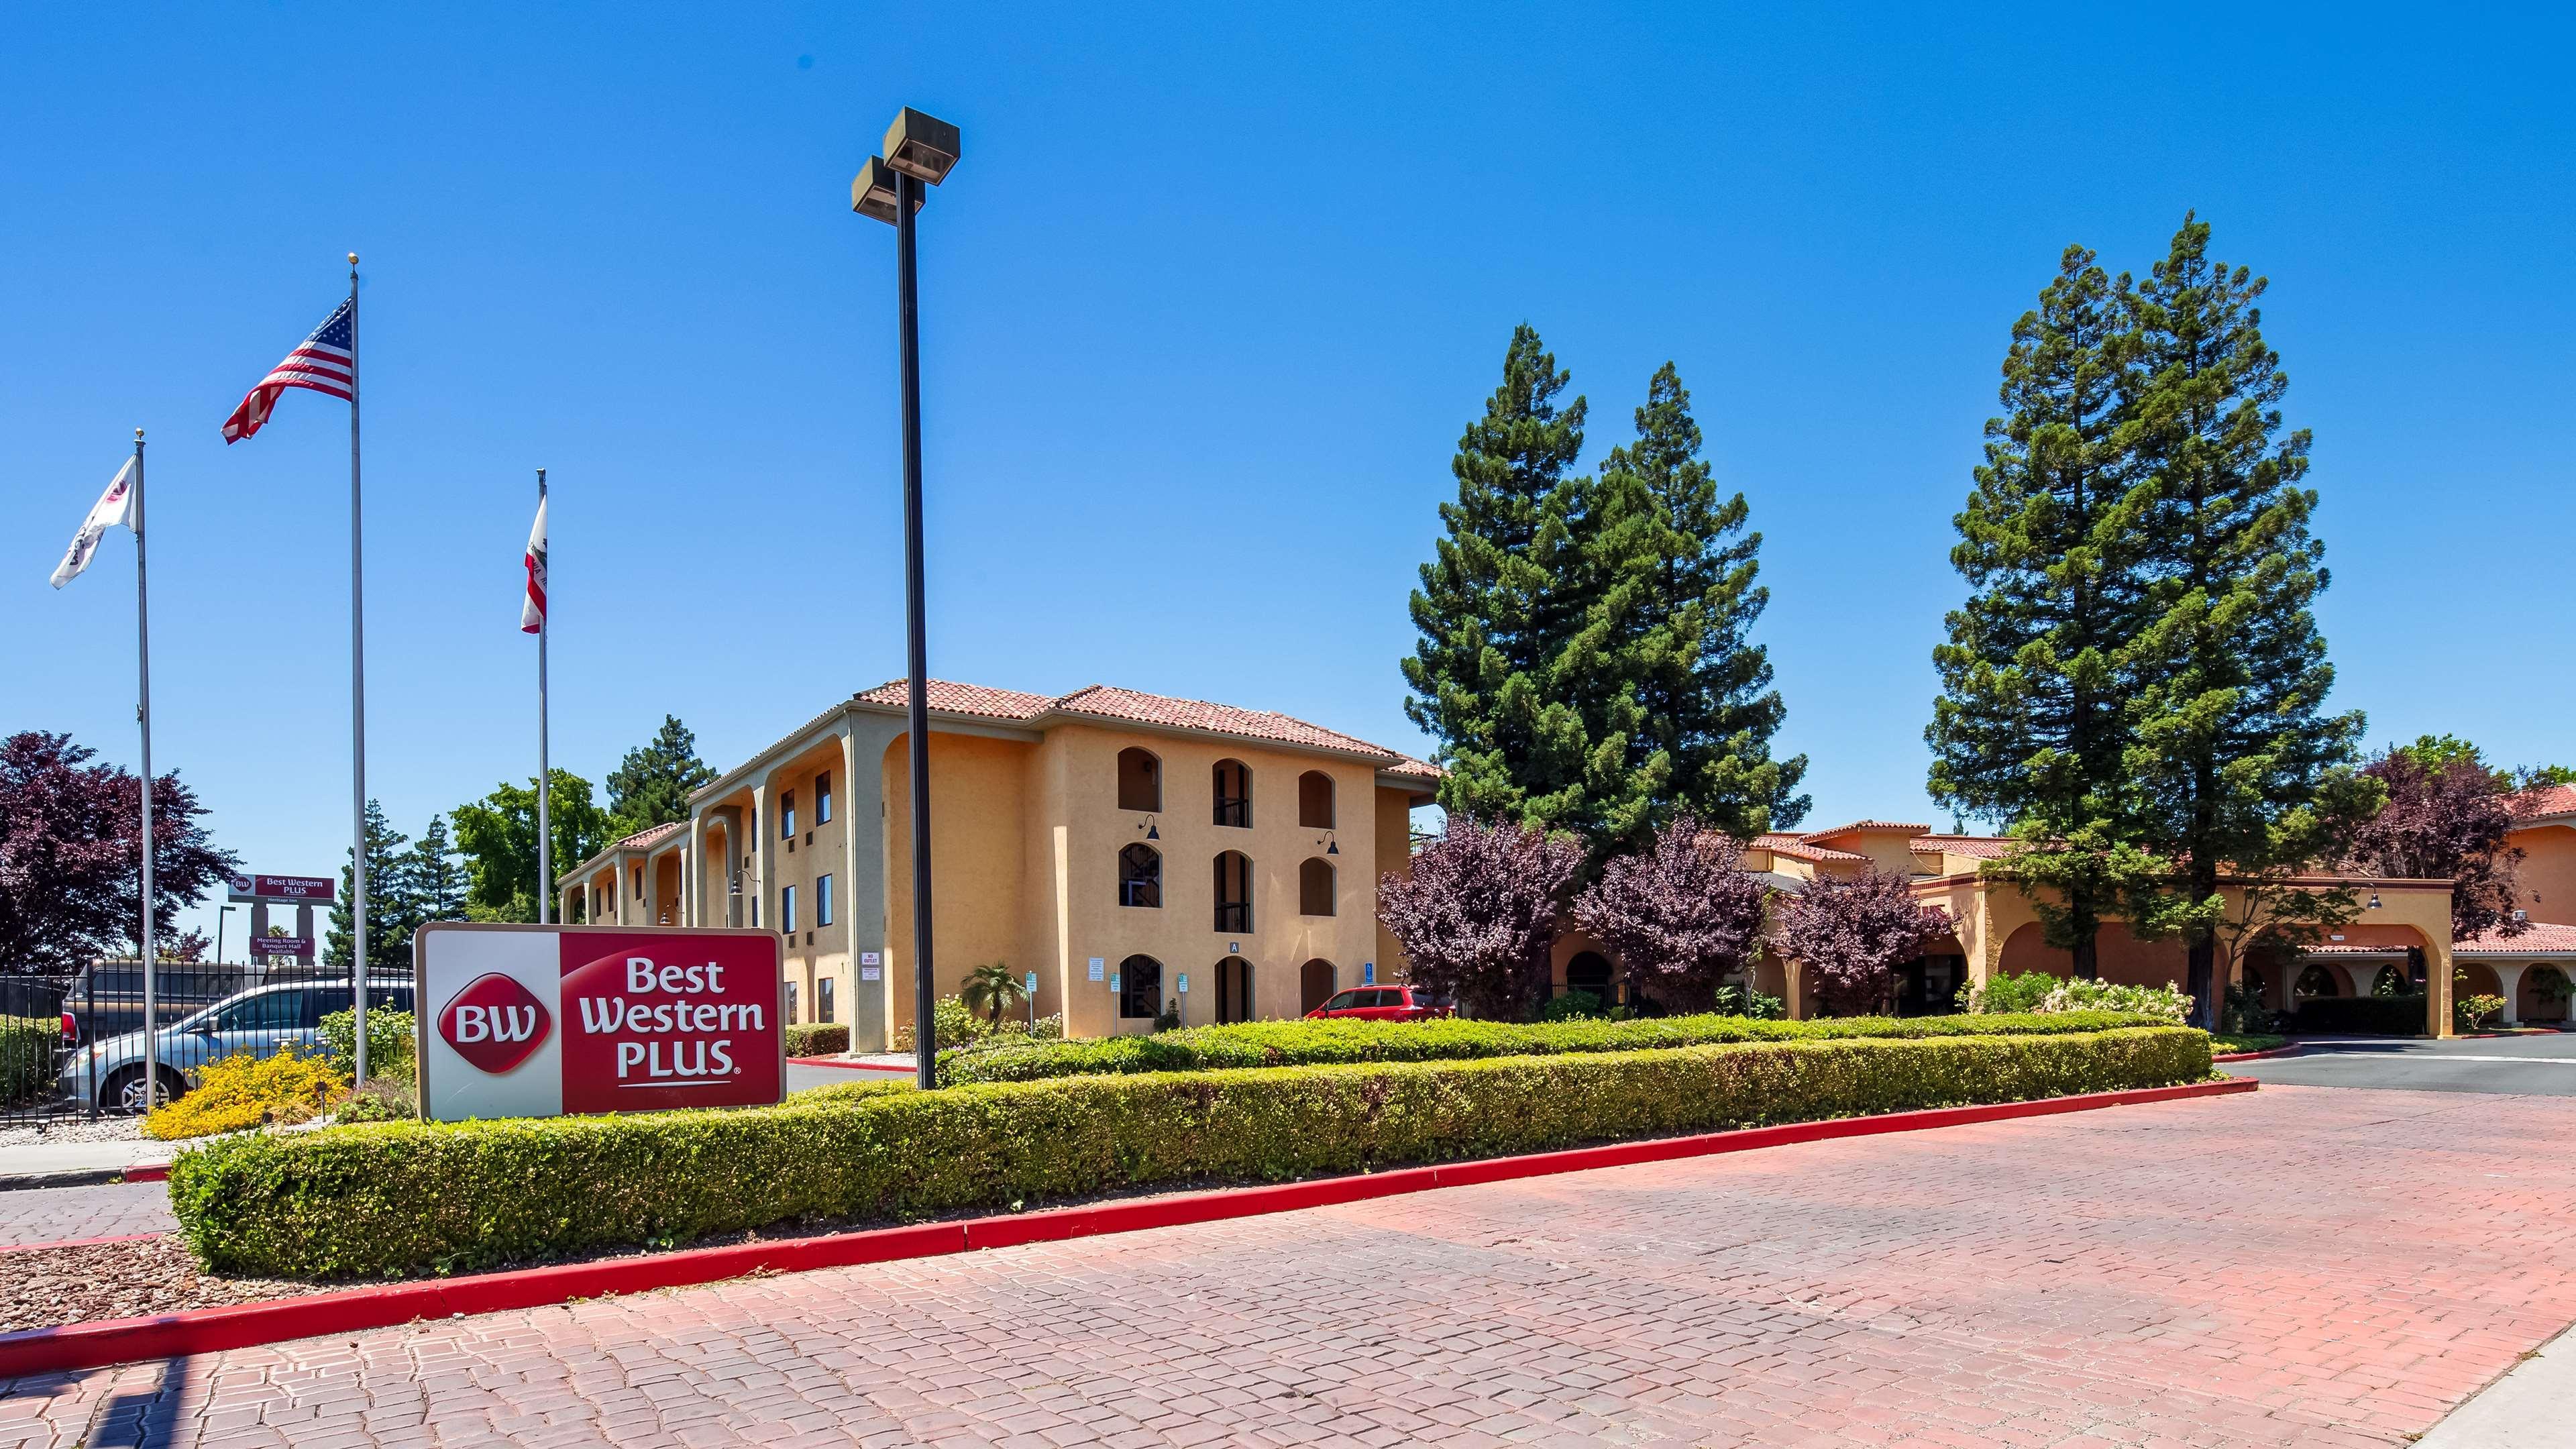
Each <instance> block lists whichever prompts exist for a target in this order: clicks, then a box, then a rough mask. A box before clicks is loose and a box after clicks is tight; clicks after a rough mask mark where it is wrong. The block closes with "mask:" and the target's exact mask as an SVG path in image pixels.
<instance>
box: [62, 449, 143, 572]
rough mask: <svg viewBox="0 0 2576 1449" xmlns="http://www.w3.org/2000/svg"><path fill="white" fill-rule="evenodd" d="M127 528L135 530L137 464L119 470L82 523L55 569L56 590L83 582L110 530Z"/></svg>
mask: <svg viewBox="0 0 2576 1449" xmlns="http://www.w3.org/2000/svg"><path fill="white" fill-rule="evenodd" d="M119 524H123V525H124V526H125V527H127V528H132V527H133V526H134V460H133V459H132V458H128V459H126V460H125V466H124V467H122V468H119V469H117V470H116V481H115V482H113V483H110V484H108V485H107V491H106V492H105V493H102V494H100V495H99V496H98V505H97V506H96V507H94V508H92V509H90V511H89V517H87V518H84V519H82V520H81V526H80V532H78V533H76V534H74V535H72V546H71V547H70V548H68V549H65V550H64V551H63V561H62V562H61V563H58V564H56V565H54V587H55V588H58V589H59V588H61V587H62V586H63V585H65V584H68V583H70V582H71V581H72V580H74V579H76V578H79V577H80V574H81V570H83V569H85V568H88V567H89V561H90V557H91V556H92V555H94V554H96V553H97V552H98V540H99V538H100V536H101V535H103V534H105V533H106V532H107V531H108V530H109V529H111V528H114V527H116V526H117V525H119Z"/></svg>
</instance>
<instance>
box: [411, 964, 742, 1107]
mask: <svg viewBox="0 0 2576 1449" xmlns="http://www.w3.org/2000/svg"><path fill="white" fill-rule="evenodd" d="M412 954H413V962H414V969H415V970H416V971H417V973H418V977H419V982H418V999H419V1002H420V1005H421V1008H422V1010H423V1011H424V1013H426V1015H425V1017H424V1019H423V1021H422V1023H421V1032H420V1035H421V1038H422V1040H421V1042H420V1067H421V1106H422V1111H423V1114H424V1115H426V1116H428V1117H430V1118H432V1119H434V1120H437V1121H444V1122H453V1121H459V1120H462V1119H464V1118H468V1117H551V1116H556V1115H559V1114H562V1113H565V1112H635V1111H646V1110H652V1109H658V1108H665V1107H740V1106H752V1105H757V1104H761V1103H767V1102H775V1101H778V1100H779V1099H780V1097H781V1096H782V1095H783V1093H784V1088H785V1083H786V1057H785V1045H784V1033H783V1032H782V1030H781V1027H782V1020H781V1013H780V1004H781V1003H780V995H781V990H782V987H781V979H782V978H781V975H780V971H779V943H778V937H776V936H774V935H772V934H771V933H769V932H767V931H728V930H653V929H638V928H633V927H616V926H485V925H464V924H452V923H440V924H436V925H430V926H424V927H422V928H421V929H420V930H419V931H418V932H417V933H415V934H414V936H413V947H412Z"/></svg>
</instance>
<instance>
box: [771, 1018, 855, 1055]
mask: <svg viewBox="0 0 2576 1449" xmlns="http://www.w3.org/2000/svg"><path fill="white" fill-rule="evenodd" d="M849 1049H850V1029H849V1028H848V1027H846V1026H835V1025H833V1024H832V1023H830V1022H806V1023H805V1024H803V1025H801V1026H791V1027H789V1028H787V1054H788V1055H789V1056H791V1057H828V1056H835V1055H838V1054H839V1053H841V1052H845V1051H848V1050H849Z"/></svg>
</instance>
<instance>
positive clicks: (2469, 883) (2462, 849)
mask: <svg viewBox="0 0 2576 1449" xmlns="http://www.w3.org/2000/svg"><path fill="white" fill-rule="evenodd" d="M2362 774H2364V775H2367V776H2369V777H2370V778H2371V779H2374V780H2377V781H2378V782H2379V783H2380V784H2381V785H2382V786H2384V787H2385V788H2386V789H2387V791H2388V803H2387V804H2385V805H2382V806H2381V807H2379V813H2378V814H2376V815H2374V816H2372V817H2371V818H2370V820H2369V821H2368V822H2366V823H2365V824H2363V825H2362V827H2361V829H2360V830H2359V831H2358V832H2357V833H2356V835H2355V837H2354V839H2353V846H2352V853H2353V855H2354V857H2355V858H2356V859H2357V860H2359V861H2360V863H2361V864H2362V865H2363V866H2364V867H2365V868H2367V869H2369V870H2372V871H2375V872H2377V873H2378V874H2381V875H2389V876H2415V877H2422V878H2427V879H2432V880H2443V879H2447V880H2449V881H2450V882H2451V939H2452V940H2454V941H2465V940H2467V939H2469V938H2470V937H2472V936H2482V935H2487V934H2489V933H2493V935H2494V936H2495V937H2496V938H2498V939H2503V938H2507V937H2512V936H2518V935H2521V934H2522V933H2523V932H2525V931H2527V930H2530V929H2531V928H2530V926H2528V925H2527V924H2525V923H2523V922H2521V921H2517V920H2515V919H2514V918H2513V911H2514V906H2515V905H2516V904H2517V902H2516V901H2515V898H2514V897H2515V891H2514V884H2515V882H2514V874H2515V869H2514V868H2515V867H2516V866H2518V865H2520V864H2521V863H2522V851H2521V849H2520V848H2519V847H2517V846H2514V845H2512V844H2510V843H2509V842H2508V841H2507V839H2506V832H2508V831H2510V830H2511V829H2512V828H2513V813H2512V812H2511V811H2510V810H2509V809H2507V808H2506V805H2505V794H2504V791H2505V787H2506V786H2507V784H2508V783H2510V782H2508V781H2507V780H2506V779H2504V777H2502V776H2501V775H2499V774H2497V773H2496V772H2495V771H2492V770H2489V769H2488V768H2487V767H2486V766H2485V765H2484V764H2483V763H2481V762H2480V761H2479V760H2478V758H2477V755H2476V752H2475V751H2470V752H2468V753H2467V754H2466V755H2463V756H2457V757H2453V758H2449V759H2442V758H2435V759H2431V760H2427V759H2426V758H2424V753H2423V752H2421V751H2419V750H2408V749H2395V750H2390V751H2389V752H2388V753H2386V754H2384V755H2382V756H2380V757H2379V758H2378V759H2375V760H2373V761H2371V762H2370V764H2369V765H2368V766H2367V767H2365V768H2364V769H2363V770H2362Z"/></svg>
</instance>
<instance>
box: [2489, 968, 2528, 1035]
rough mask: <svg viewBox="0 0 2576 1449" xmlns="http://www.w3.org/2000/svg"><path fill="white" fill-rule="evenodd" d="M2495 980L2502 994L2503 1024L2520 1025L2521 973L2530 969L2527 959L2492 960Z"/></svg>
mask: <svg viewBox="0 0 2576 1449" xmlns="http://www.w3.org/2000/svg"><path fill="white" fill-rule="evenodd" d="M2488 964H2489V965H2491V966H2493V967H2494V968H2495V974H2496V980H2497V982H2498V983H2500V988H2501V994H2502V995H2503V996H2504V1025H2506V1026H2520V1025H2522V973H2523V972H2525V971H2528V970H2530V969H2531V963H2530V962H2528V961H2493V962H2489V963H2488Z"/></svg>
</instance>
